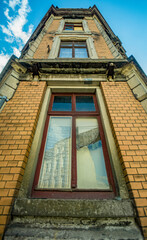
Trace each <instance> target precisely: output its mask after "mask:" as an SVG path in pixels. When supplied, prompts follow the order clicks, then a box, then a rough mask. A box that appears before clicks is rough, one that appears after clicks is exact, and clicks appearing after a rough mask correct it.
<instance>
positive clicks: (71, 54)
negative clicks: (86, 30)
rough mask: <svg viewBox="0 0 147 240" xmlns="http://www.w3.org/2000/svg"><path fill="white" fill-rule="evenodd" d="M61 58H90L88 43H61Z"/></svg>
mask: <svg viewBox="0 0 147 240" xmlns="http://www.w3.org/2000/svg"><path fill="white" fill-rule="evenodd" d="M59 58H88V51H87V46H86V42H85V41H83V42H61V45H60V51H59Z"/></svg>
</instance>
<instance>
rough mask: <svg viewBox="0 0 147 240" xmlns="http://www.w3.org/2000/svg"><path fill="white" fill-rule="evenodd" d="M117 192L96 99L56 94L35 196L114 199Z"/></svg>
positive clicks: (37, 173) (43, 142)
mask: <svg viewBox="0 0 147 240" xmlns="http://www.w3.org/2000/svg"><path fill="white" fill-rule="evenodd" d="M114 192H115V188H114V183H113V177H112V172H111V167H110V162H109V156H108V152H107V148H106V143H105V138H104V133H103V129H102V124H101V119H100V114H99V111H98V106H97V102H96V98H95V95H91V94H86V95H82V94H81V95H80V94H53V95H52V98H51V102H50V106H49V111H48V116H47V120H46V125H45V129H44V134H43V140H42V145H41V149H40V154H39V160H38V166H37V170H36V175H35V180H34V184H33V192H32V196H33V197H50V198H63V197H64V198H112V197H114Z"/></svg>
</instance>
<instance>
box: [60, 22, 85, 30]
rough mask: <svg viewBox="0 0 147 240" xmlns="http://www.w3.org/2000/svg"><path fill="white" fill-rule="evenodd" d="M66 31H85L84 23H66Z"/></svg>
mask: <svg viewBox="0 0 147 240" xmlns="http://www.w3.org/2000/svg"><path fill="white" fill-rule="evenodd" d="M64 30H66V31H83V26H82V23H65V25H64Z"/></svg>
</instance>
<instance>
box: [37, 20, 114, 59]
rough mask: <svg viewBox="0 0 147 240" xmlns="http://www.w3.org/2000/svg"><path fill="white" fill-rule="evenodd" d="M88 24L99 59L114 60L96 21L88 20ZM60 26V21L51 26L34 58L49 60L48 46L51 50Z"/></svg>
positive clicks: (54, 21) (55, 21)
mask: <svg viewBox="0 0 147 240" xmlns="http://www.w3.org/2000/svg"><path fill="white" fill-rule="evenodd" d="M86 21H87V23H88V27H89V29H90V31H91V32H92V33H93V36H92V37H93V39H94V45H95V49H96V52H97V55H98V57H99V58H107V59H111V58H114V57H113V55H112V53H111V51H110V50H109V48H108V46H107V44H106V42H105V40H104V38H103V37H102V35H101V34H100V32H99V30H98V29H97V26H96V24H95V22H94V20H86ZM59 24H60V20H53V22H52V23H51V25H50V26H49V28H48V30H47V33H46V34H45V35H44V37H43V39H42V40H41V42H40V44H39V46H38V48H37V50H36V52H35V54H34V57H33V58H35V59H48V56H49V53H48V45H49V46H50V49H51V47H52V44H53V39H54V37H55V32H56V31H57V29H58V27H59Z"/></svg>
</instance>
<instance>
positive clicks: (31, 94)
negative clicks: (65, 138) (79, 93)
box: [0, 82, 46, 239]
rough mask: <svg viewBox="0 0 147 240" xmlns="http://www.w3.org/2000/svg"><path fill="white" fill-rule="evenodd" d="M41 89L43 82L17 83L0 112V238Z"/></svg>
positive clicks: (28, 144)
mask: <svg viewBox="0 0 147 240" xmlns="http://www.w3.org/2000/svg"><path fill="white" fill-rule="evenodd" d="M45 88H46V83H45V82H39V83H38V82H20V84H19V86H18V88H17V90H16V92H15V95H14V97H13V98H12V99H11V100H10V101H9V102H8V103H7V104H6V105H5V107H4V109H3V111H2V112H1V117H0V156H1V158H0V239H1V237H2V235H3V232H4V229H5V225H6V224H7V223H8V222H9V219H10V213H11V207H12V204H13V202H14V198H15V197H16V196H17V193H18V190H19V188H20V185H21V181H22V178H23V174H24V170H25V166H26V163H27V160H28V155H29V152H30V148H31V144H32V140H33V136H34V132H35V129H36V125H37V120H38V116H39V112H40V107H41V104H42V100H43V96H44V92H45Z"/></svg>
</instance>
